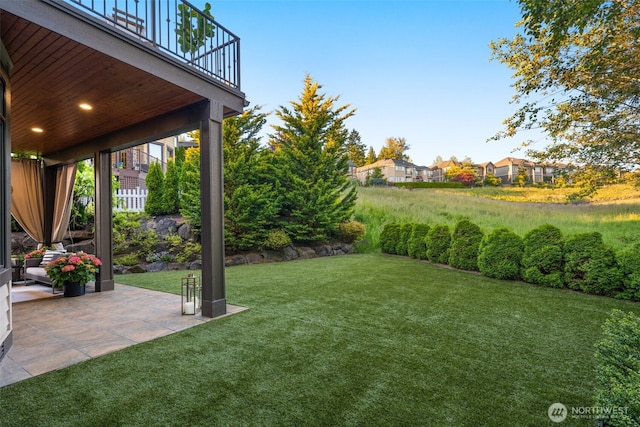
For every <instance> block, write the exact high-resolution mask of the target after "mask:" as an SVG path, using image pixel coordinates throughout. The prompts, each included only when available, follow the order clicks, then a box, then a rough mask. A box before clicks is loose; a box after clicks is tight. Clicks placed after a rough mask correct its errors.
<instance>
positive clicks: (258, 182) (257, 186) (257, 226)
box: [223, 106, 280, 252]
mask: <svg viewBox="0 0 640 427" xmlns="http://www.w3.org/2000/svg"><path fill="white" fill-rule="evenodd" d="M260 108H261V107H260V106H257V107H254V108H252V109H250V110H247V111H245V112H243V113H242V114H241V115H239V116H236V117H231V118H228V119H225V121H224V128H223V142H224V143H223V146H224V176H225V183H224V184H225V185H224V205H225V241H226V248H227V250H228V251H229V252H236V251H239V250H248V249H254V248H257V247H260V246H261V245H262V244H263V243H264V241H265V240H266V239H267V237H268V236H269V233H270V231H271V230H272V229H274V228H275V225H276V221H277V218H278V214H279V209H280V197H279V196H278V193H277V191H276V186H275V183H274V182H273V181H274V180H273V178H272V177H273V175H274V174H273V172H272V170H271V167H270V157H272V156H273V154H272V153H271V151H269V150H266V149H264V148H262V147H261V146H260V138H259V136H258V134H259V132H260V131H261V129H262V126H264V124H265V122H266V116H267V115H266V114H264V113H261V112H260Z"/></svg>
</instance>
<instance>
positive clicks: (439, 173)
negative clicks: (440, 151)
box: [430, 160, 460, 182]
mask: <svg viewBox="0 0 640 427" xmlns="http://www.w3.org/2000/svg"><path fill="white" fill-rule="evenodd" d="M452 166H460V162H456V161H455V160H445V161H444V162H440V163H436V164H435V165H433V166H431V179H430V181H431V182H445V181H446V180H447V171H448V170H449V169H450V168H451V167H452Z"/></svg>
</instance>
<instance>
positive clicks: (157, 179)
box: [144, 162, 166, 216]
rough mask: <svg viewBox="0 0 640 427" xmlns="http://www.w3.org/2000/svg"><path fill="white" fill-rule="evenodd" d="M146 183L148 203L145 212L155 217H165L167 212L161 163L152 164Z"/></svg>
mask: <svg viewBox="0 0 640 427" xmlns="http://www.w3.org/2000/svg"><path fill="white" fill-rule="evenodd" d="M145 183H146V184H147V190H148V193H147V201H146V203H145V205H144V210H145V212H146V213H148V214H149V215H154V216H155V215H163V214H164V213H165V212H166V210H165V206H164V173H163V172H162V166H160V163H158V162H153V163H151V165H150V166H149V172H148V173H147V177H146V178H145Z"/></svg>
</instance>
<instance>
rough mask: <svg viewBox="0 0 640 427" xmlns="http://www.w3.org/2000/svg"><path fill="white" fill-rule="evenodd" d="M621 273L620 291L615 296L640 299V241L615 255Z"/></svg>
mask: <svg viewBox="0 0 640 427" xmlns="http://www.w3.org/2000/svg"><path fill="white" fill-rule="evenodd" d="M617 261H618V265H619V266H620V272H621V273H622V285H623V286H622V288H623V290H622V292H620V293H618V294H617V295H616V298H622V299H635V300H640V243H636V244H635V245H633V246H631V247H627V248H625V249H623V250H622V251H620V253H618V255H617Z"/></svg>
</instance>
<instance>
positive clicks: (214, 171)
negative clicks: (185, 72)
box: [200, 101, 227, 317]
mask: <svg viewBox="0 0 640 427" xmlns="http://www.w3.org/2000/svg"><path fill="white" fill-rule="evenodd" d="M222 118H223V106H222V104H220V103H219V102H215V101H209V108H208V109H207V111H206V114H205V115H204V117H202V120H201V122H200V203H201V224H202V225H201V227H202V228H201V233H202V235H201V237H202V315H203V316H205V317H217V316H222V315H224V314H226V313H227V300H226V296H225V281H224V268H225V257H224V178H223V175H224V174H223V158H222Z"/></svg>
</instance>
